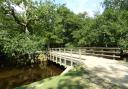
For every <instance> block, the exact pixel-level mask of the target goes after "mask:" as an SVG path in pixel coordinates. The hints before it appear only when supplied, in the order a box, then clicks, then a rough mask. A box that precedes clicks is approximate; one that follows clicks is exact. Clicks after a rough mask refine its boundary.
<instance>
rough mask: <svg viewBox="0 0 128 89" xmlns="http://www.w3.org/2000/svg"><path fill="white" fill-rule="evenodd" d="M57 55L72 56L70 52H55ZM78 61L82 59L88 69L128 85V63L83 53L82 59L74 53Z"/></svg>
mask: <svg viewBox="0 0 128 89" xmlns="http://www.w3.org/2000/svg"><path fill="white" fill-rule="evenodd" d="M53 54H55V55H63V56H65V57H70V56H71V55H70V54H69V53H63V52H53ZM72 57H75V58H76V59H75V60H77V61H81V62H82V63H84V64H85V65H86V67H87V68H88V70H90V71H92V72H94V73H95V74H96V75H97V76H99V77H101V78H104V79H106V80H109V81H111V82H112V83H116V84H117V85H120V86H125V87H128V66H127V64H123V63H120V62H119V61H117V60H112V59H106V58H102V57H94V56H87V55H81V60H80V59H79V57H80V56H79V55H78V54H72Z"/></svg>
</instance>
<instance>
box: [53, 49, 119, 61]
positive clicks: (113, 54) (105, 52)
mask: <svg viewBox="0 0 128 89" xmlns="http://www.w3.org/2000/svg"><path fill="white" fill-rule="evenodd" d="M51 50H52V51H59V52H64V51H65V52H66V53H72V54H79V55H84V54H85V55H93V56H100V57H109V58H113V59H115V58H120V54H121V52H120V50H121V49H120V48H113V47H111V48H106V47H77V48H51Z"/></svg>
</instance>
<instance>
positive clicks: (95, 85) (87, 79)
mask: <svg viewBox="0 0 128 89" xmlns="http://www.w3.org/2000/svg"><path fill="white" fill-rule="evenodd" d="M15 89H122V88H121V87H119V86H117V85H115V84H112V83H110V82H108V81H105V80H104V79H101V78H99V77H97V76H95V75H94V74H92V73H91V72H89V71H87V70H85V69H84V68H82V67H77V68H74V69H73V70H71V71H70V72H69V73H67V74H64V75H60V76H55V77H51V78H47V79H44V80H41V81H37V82H35V83H32V84H29V85H24V86H21V87H17V88H15ZM123 89H125V88H123Z"/></svg>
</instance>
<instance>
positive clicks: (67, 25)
mask: <svg viewBox="0 0 128 89" xmlns="http://www.w3.org/2000/svg"><path fill="white" fill-rule="evenodd" d="M12 1H13V3H15V4H16V5H18V4H20V3H21V2H24V5H25V6H26V7H27V11H26V13H25V14H23V15H20V14H18V13H15V16H16V18H15V16H13V14H11V13H10V11H11V9H10V8H9V7H7V6H5V5H3V3H2V2H3V1H0V41H1V43H0V49H1V51H2V52H3V53H6V54H7V55H14V54H16V53H17V54H18V53H19V54H20V53H21V54H22V53H23V54H25V53H31V52H34V51H36V50H40V49H41V47H60V46H61V47H65V46H66V47H76V46H83V47H84V46H100V47H101V46H103V47H122V48H127V47H128V40H127V39H128V7H127V6H128V5H127V4H128V2H127V0H105V1H104V3H103V6H104V7H105V10H104V12H103V14H102V15H99V14H96V16H95V17H94V18H91V17H89V16H88V15H87V12H84V13H80V14H78V15H76V14H74V13H73V12H72V11H70V10H69V9H68V8H67V7H66V6H65V5H56V4H54V3H53V2H51V1H49V0H46V2H39V3H38V2H32V1H31V0H12ZM26 30H28V32H29V34H26Z"/></svg>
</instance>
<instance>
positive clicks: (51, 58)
mask: <svg viewBox="0 0 128 89" xmlns="http://www.w3.org/2000/svg"><path fill="white" fill-rule="evenodd" d="M49 53H50V59H49V60H51V59H52V57H51V49H50V50H49Z"/></svg>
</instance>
